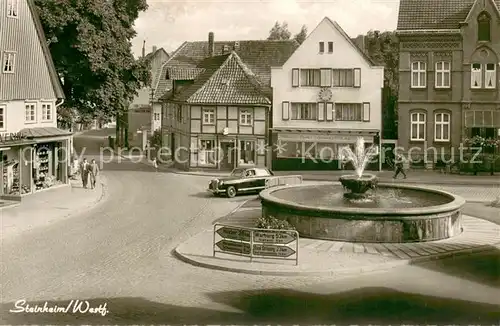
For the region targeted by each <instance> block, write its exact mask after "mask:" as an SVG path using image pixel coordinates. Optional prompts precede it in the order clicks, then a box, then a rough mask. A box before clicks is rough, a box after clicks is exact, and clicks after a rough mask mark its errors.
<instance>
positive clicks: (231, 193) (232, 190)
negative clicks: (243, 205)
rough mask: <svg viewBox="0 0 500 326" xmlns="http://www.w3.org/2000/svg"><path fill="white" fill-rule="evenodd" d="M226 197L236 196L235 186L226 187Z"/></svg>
mask: <svg viewBox="0 0 500 326" xmlns="http://www.w3.org/2000/svg"><path fill="white" fill-rule="evenodd" d="M226 192H227V197H229V198H233V197H234V196H236V188H235V187H234V186H229V187H227V190H226Z"/></svg>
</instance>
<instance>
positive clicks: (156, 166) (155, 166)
mask: <svg viewBox="0 0 500 326" xmlns="http://www.w3.org/2000/svg"><path fill="white" fill-rule="evenodd" d="M153 167H154V168H155V170H156V172H158V162H157V161H156V157H155V158H154V159H153Z"/></svg>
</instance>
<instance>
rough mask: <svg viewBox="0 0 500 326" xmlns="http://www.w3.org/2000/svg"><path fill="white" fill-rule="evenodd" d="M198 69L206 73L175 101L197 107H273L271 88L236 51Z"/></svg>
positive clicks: (216, 57)
mask: <svg viewBox="0 0 500 326" xmlns="http://www.w3.org/2000/svg"><path fill="white" fill-rule="evenodd" d="M198 68H199V69H203V72H202V73H201V74H200V75H199V76H198V77H197V78H196V79H195V81H194V83H193V84H192V85H190V86H188V87H187V88H185V89H184V90H182V91H181V92H180V94H176V95H175V96H174V98H173V100H175V101H179V102H187V103H193V104H194V103H200V104H226V105H231V104H250V105H252V104H253V105H259V104H260V105H269V104H271V101H270V100H269V94H270V88H269V87H266V86H263V85H262V84H261V82H260V81H259V79H258V78H257V76H255V74H254V73H253V72H252V71H251V70H250V69H249V68H248V67H247V66H246V65H245V63H244V62H243V61H242V60H241V58H240V57H239V56H238V54H237V53H236V52H235V51H232V52H231V53H230V54H225V55H220V56H215V57H210V58H207V59H205V60H203V61H202V62H201V63H200V64H199V66H198Z"/></svg>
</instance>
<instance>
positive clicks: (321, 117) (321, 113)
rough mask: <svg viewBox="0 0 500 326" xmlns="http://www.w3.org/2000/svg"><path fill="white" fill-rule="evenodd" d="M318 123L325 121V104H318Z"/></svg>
mask: <svg viewBox="0 0 500 326" xmlns="http://www.w3.org/2000/svg"><path fill="white" fill-rule="evenodd" d="M318 121H325V103H324V102H319V103H318Z"/></svg>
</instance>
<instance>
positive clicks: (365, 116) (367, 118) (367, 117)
mask: <svg viewBox="0 0 500 326" xmlns="http://www.w3.org/2000/svg"><path fill="white" fill-rule="evenodd" d="M363 121H364V122H369V121H370V103H363Z"/></svg>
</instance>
